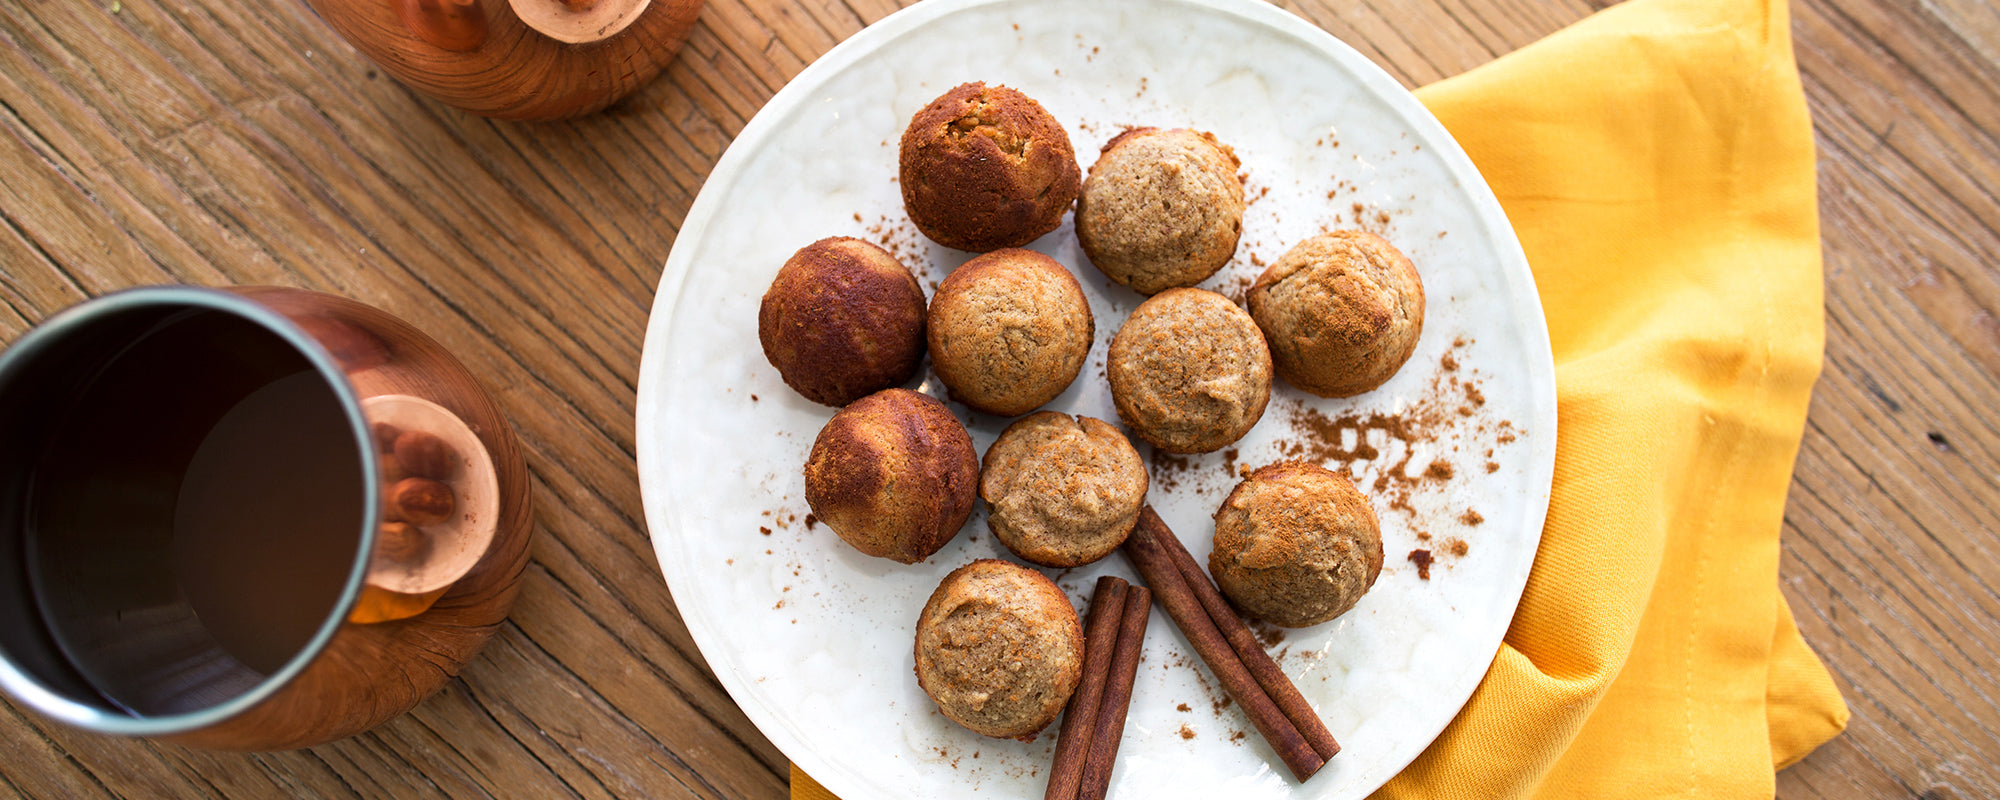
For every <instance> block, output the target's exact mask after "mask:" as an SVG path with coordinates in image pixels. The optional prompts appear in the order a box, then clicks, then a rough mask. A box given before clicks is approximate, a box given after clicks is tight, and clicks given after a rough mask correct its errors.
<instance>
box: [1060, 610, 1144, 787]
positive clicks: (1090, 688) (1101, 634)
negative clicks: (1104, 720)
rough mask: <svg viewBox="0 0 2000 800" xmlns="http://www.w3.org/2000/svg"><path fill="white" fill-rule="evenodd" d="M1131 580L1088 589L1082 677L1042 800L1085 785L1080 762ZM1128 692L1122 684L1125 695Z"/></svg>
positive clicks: (1087, 746)
mask: <svg viewBox="0 0 2000 800" xmlns="http://www.w3.org/2000/svg"><path fill="white" fill-rule="evenodd" d="M1130 587H1131V584H1128V583H1126V582H1125V580H1124V579H1123V578H1119V577H1118V576H1116V575H1106V576H1104V577H1101V578H1098V579H1097V588H1096V589H1093V590H1092V591H1091V594H1090V611H1089V612H1088V613H1089V615H1088V617H1086V619H1085V621H1084V625H1085V627H1084V632H1083V682H1082V683H1080V684H1078V685H1077V687H1076V693H1075V694H1072V695H1070V697H1069V707H1068V708H1065V709H1064V710H1063V721H1062V727H1061V728H1060V729H1058V732H1057V734H1056V737H1057V738H1056V758H1055V764H1054V765H1053V766H1051V767H1050V768H1049V788H1048V791H1047V793H1046V794H1044V795H1043V797H1044V798H1045V800H1073V799H1074V798H1075V797H1076V795H1077V789H1078V788H1079V787H1080V786H1082V785H1083V763H1084V760H1085V759H1086V758H1087V757H1088V756H1089V755H1090V751H1091V747H1090V740H1091V736H1092V735H1093V734H1094V733H1096V730H1097V717H1098V709H1099V708H1100V707H1101V706H1102V702H1103V698H1104V686H1105V683H1106V679H1107V678H1109V677H1110V675H1111V661H1112V656H1113V655H1114V654H1115V653H1116V652H1117V649H1118V646H1117V645H1118V632H1119V630H1120V629H1121V628H1122V627H1123V623H1124V618H1125V616H1126V615H1125V606H1126V602H1125V596H1126V594H1127V593H1128V591H1129V589H1130ZM1130 695H1131V689H1130V687H1127V689H1126V696H1127V700H1128V701H1129V699H1130Z"/></svg>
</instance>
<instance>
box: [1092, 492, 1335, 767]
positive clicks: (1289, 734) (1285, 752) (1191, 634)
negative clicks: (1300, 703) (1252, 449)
mask: <svg viewBox="0 0 2000 800" xmlns="http://www.w3.org/2000/svg"><path fill="white" fill-rule="evenodd" d="M1172 539H1174V532H1173V531H1172V530H1169V529H1168V528H1167V524H1166V523H1165V522H1164V521H1162V520H1161V519H1160V517H1159V515H1158V514H1155V513H1153V509H1152V507H1151V506H1147V507H1146V508H1144V509H1142V510H1141V511H1140V512H1139V524H1138V526H1137V527H1136V528H1135V529H1133V531H1132V535H1131V536H1129V537H1127V538H1126V539H1125V544H1124V545H1123V547H1122V549H1123V550H1124V551H1125V555H1126V557H1127V558H1128V559H1130V560H1131V561H1132V563H1133V565H1134V566H1136V567H1138V569H1139V574H1141V575H1143V576H1144V577H1145V579H1146V583H1147V584H1148V585H1150V586H1151V587H1152V590H1153V596H1154V597H1155V598H1157V599H1158V600H1159V601H1160V607H1162V608H1165V609H1166V610H1167V616H1168V617H1171V618H1172V619H1173V621H1174V624H1175V625H1176V626H1177V627H1179V628H1180V629H1181V633H1182V634H1183V635H1185V636H1186V637H1187V639H1188V644H1190V645H1192V646H1193V647H1194V651H1195V654H1196V655H1199V656H1201V660H1202V662H1203V663H1206V664H1208V668H1209V670H1210V671H1212V672H1214V673H1215V677H1216V679H1217V680H1219V681H1221V682H1222V688H1223V690H1224V691H1227V692H1228V693H1229V696H1230V697H1233V698H1235V699H1236V703H1237V705H1239V706H1241V707H1242V708H1243V713H1244V714H1246V715H1248V716H1249V717H1250V724H1252V725H1254V726H1256V728H1257V732H1258V733H1259V734H1262V735H1263V737H1264V741H1265V742H1267V743H1269V744H1270V745H1271V749H1272V750H1273V751H1276V752H1277V754H1278V758H1280V759H1282V760H1283V761H1284V762H1285V766H1286V767H1288V768H1290V769H1291V771H1292V776H1293V777H1295V778H1297V779H1298V780H1299V782H1301V783H1304V782H1305V781H1306V779H1308V778H1311V777H1312V776H1313V774H1314V773H1316V772H1318V771H1319V769H1320V767H1323V766H1326V759H1325V758H1324V757H1322V756H1320V754H1319V753H1318V752H1317V751H1315V750H1314V749H1313V746H1312V745H1311V744H1310V743H1309V742H1307V741H1306V738H1305V736H1304V735H1302V734H1300V733H1299V729H1298V727H1297V726H1296V725H1294V724H1293V723H1292V721H1291V719H1290V718H1289V717H1287V716H1285V713H1284V712H1283V711H1280V710H1279V709H1278V706H1277V704H1276V703H1274V702H1272V700H1271V697H1270V695H1268V694H1266V693H1265V691H1264V687H1263V685H1262V684H1260V683H1258V682H1257V679H1256V677H1254V676H1252V675H1251V674H1250V670H1249V669H1248V668H1246V667H1245V666H1244V665H1243V659H1242V657H1240V656H1238V655H1237V654H1236V648H1234V647H1233V646H1231V645H1230V643H1229V640H1228V639H1227V638H1226V637H1224V636H1223V634H1222V631H1221V630H1220V629H1219V628H1217V627H1216V624H1215V620H1214V619H1212V618H1210V617H1209V614H1208V609H1207V608H1206V607H1204V606H1203V605H1202V603H1201V600H1199V599H1197V597H1196V596H1195V591H1194V589H1193V588H1192V587H1190V586H1189V582H1188V581H1187V579H1186V578H1184V577H1183V576H1182V575H1181V571H1180V568H1179V567H1178V566H1176V565H1175V564H1174V559H1173V556H1172V555H1170V554H1169V551H1168V548H1169V546H1168V545H1167V544H1165V543H1164V542H1163V541H1162V540H1172ZM1176 543H1177V542H1176ZM1207 580H1208V579H1207V578H1206V577H1204V578H1203V579H1202V580H1201V581H1200V583H1207ZM1213 588H1214V587H1213V586H1210V589H1211V590H1212V589H1213Z"/></svg>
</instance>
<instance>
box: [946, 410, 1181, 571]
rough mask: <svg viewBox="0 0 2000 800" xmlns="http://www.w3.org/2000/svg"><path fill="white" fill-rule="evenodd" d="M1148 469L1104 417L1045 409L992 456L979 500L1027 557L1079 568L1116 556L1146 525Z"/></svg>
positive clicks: (1005, 540) (1017, 427) (1001, 534)
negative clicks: (1142, 511) (1135, 529)
mask: <svg viewBox="0 0 2000 800" xmlns="http://www.w3.org/2000/svg"><path fill="white" fill-rule="evenodd" d="M1146 487H1147V478H1146V464H1145V462H1143V461H1140V460H1139V452H1138V451H1137V450H1134V449H1132V443H1131V442H1130V441H1127V440H1126V439H1125V434H1123V433H1119V432H1118V429H1117V428H1114V427H1112V426H1111V424H1110V423H1107V422H1105V421H1103V420H1100V419H1095V418H1092V417H1082V416H1078V417H1072V416H1070V415H1068V414H1060V413H1057V412H1054V411H1043V412H1039V413H1035V414H1030V415H1028V416H1025V417H1022V418H1021V419H1019V420H1017V421H1016V422H1015V423H1014V424H1012V425H1009V426H1007V429H1006V430H1004V431H1001V433H1000V438H999V439H998V440H996V441H994V442H993V446H992V447H990V448H987V450H986V461H985V465H984V468H983V469H982V470H981V472H980V475H979V496H980V497H981V498H982V499H984V500H985V501H986V502H987V504H988V505H989V506H991V507H992V513H991V514H990V515H989V516H988V517H987V523H988V524H989V525H991V526H992V528H993V535H994V536H995V537H996V538H998V539H999V540H1000V543H1001V544H1004V545H1006V546H1007V549H1008V550H1012V551H1014V554H1015V555H1018V556H1020V557H1022V558H1024V559H1027V560H1029V561H1032V562H1034V563H1036V564H1040V565H1042V566H1045V567H1076V566H1082V565H1084V564H1088V563H1091V562H1093V561H1096V560H1098V559H1100V558H1103V557H1105V556H1107V555H1110V554H1111V551H1113V550H1116V549H1118V546H1119V545H1121V544H1124V542H1125V537H1126V536H1128V535H1130V534H1131V533H1132V526H1134V525H1136V524H1138V522H1139V508H1140V506H1142V505H1144V504H1145V501H1146Z"/></svg>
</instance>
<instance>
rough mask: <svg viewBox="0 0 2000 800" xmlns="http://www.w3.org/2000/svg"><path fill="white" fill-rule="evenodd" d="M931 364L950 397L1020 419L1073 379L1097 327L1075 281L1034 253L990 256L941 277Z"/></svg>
mask: <svg viewBox="0 0 2000 800" xmlns="http://www.w3.org/2000/svg"><path fill="white" fill-rule="evenodd" d="M928 324H929V329H928V334H927V335H928V338H929V341H930V350H931V365H932V367H934V368H935V369H936V370H937V374H938V377H939V378H941V379H943V380H944V384H945V386H947V387H950V389H951V399H953V400H957V401H959V402H961V403H964V404H966V405H968V406H971V407H972V408H974V409H976V410H979V411H983V412H986V413H988V414H997V415H1000V416H1006V417H1011V416H1016V415H1019V414H1026V413H1028V412H1030V411H1033V410H1035V409H1037V408H1040V407H1041V406H1042V404H1044V403H1047V402H1049V401H1050V400H1054V399H1055V398H1056V396H1057V395H1060V394H1062V393H1063V390H1064V389H1067V388H1069V385H1070V383H1071V382H1073V381H1075V380H1076V375H1077V372H1078V371H1079V370H1081V369H1083V362H1084V360H1085V358H1087V357H1088V356H1089V355H1090V343H1091V341H1092V339H1093V338H1094V337H1095V336H1096V331H1097V324H1096V322H1095V321H1094V320H1093V319H1092V317H1091V314H1090V301H1089V300H1088V299H1086V298H1085V297H1084V295H1083V287H1082V286H1081V285H1079V284H1078V283H1077V282H1076V276H1074V275H1071V274H1070V272H1069V270H1068V269H1067V268H1065V267H1064V266H1063V265H1062V264H1061V263H1058V262H1057V261H1056V260H1055V259H1052V258H1049V257H1048V256H1045V255H1042V254H1041V253H1037V252H1035V251H1033V250H1021V249H1017V248H1008V249H1004V250H996V251H994V252H991V253H987V254H986V255H983V256H980V257H978V258H975V259H972V260H971V261H967V262H965V264H963V265H961V266H960V267H959V268H958V269H956V270H953V271H952V273H951V274H950V275H948V276H946V277H945V279H944V282H943V283H941V284H939V285H938V289H937V296H936V297H934V298H932V300H931V308H930V317H929V323H928Z"/></svg>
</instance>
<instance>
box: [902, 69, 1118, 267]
mask: <svg viewBox="0 0 2000 800" xmlns="http://www.w3.org/2000/svg"><path fill="white" fill-rule="evenodd" d="M898 156H899V159H898V160H899V164H900V166H899V172H898V174H899V179H900V181H901V183H902V190H903V208H904V210H905V211H906V212H908V213H909V215H910V221H911V222H914V223H916V225H917V229H918V230H920V231H923V234H924V235H925V236H928V237H930V238H931V239H932V240H933V241H936V242H937V243H938V244H941V245H944V246H946V247H953V248H957V249H960V250H970V251H973V252H978V253H984V252H987V251H991V250H998V249H1000V248H1003V247H1020V246H1022V245H1024V244H1027V243H1029V242H1032V241H1034V240H1035V239H1036V238H1037V237H1039V236H1041V235H1042V234H1045V233H1048V232H1049V231H1052V230H1055V229H1056V226H1057V225H1060V224H1062V216H1063V212H1064V211H1067V210H1068V209H1069V207H1070V205H1071V204H1072V203H1074V202H1076V193H1077V190H1078V188H1079V187H1080V186H1081V185H1082V171H1081V170H1079V169H1078V168H1077V165H1076V150H1075V149H1073V148H1072V147H1071V146H1070V143H1069V134H1068V133H1067V132H1065V131H1064V130H1063V127H1062V125H1061V124H1059V123H1057V122H1056V120H1055V117H1052V116H1050V115H1049V112H1048V111H1047V110H1045V109H1043V108H1042V106H1041V104H1040V103H1037V102H1035V101H1034V99H1032V98H1030V97H1028V96H1027V95H1024V94H1022V93H1020V92H1018V91H1015V90H1013V89H1010V88H1008V87H1005V86H987V85H986V84H984V83H967V84H961V85H960V86H958V87H957V88H954V89H952V90H951V91H949V92H946V93H944V95H943V96H941V97H939V98H938V99H936V100H933V101H931V104H930V105H927V106H925V107H924V108H923V109H922V110H920V111H918V112H917V113H916V115H914V116H913V117H911V118H910V126H909V128H908V129H906V130H904V131H903V138H902V142H901V145H900V148H899V151H898Z"/></svg>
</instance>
